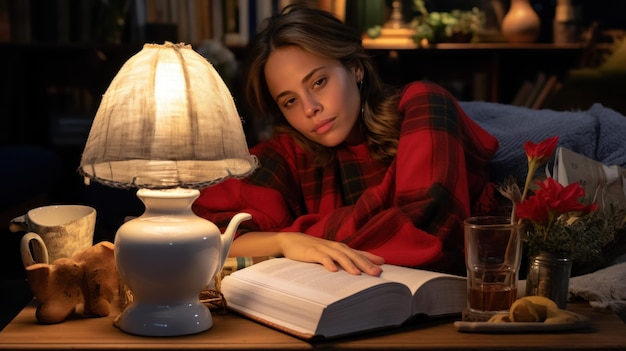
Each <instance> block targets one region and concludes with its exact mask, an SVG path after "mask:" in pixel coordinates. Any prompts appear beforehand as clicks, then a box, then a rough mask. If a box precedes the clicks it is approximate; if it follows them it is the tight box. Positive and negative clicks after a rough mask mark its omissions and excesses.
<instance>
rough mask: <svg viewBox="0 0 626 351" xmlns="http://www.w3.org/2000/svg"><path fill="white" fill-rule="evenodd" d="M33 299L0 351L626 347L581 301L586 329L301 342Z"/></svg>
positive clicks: (438, 327) (222, 319)
mask: <svg viewBox="0 0 626 351" xmlns="http://www.w3.org/2000/svg"><path fill="white" fill-rule="evenodd" d="M34 306H35V305H34V303H31V304H29V305H27V306H26V307H25V308H24V309H23V310H22V311H21V312H20V313H19V314H18V315H17V316H16V317H15V318H14V319H13V321H12V322H11V323H9V325H7V326H6V328H5V329H4V330H3V331H2V332H0V349H11V350H36V349H41V350H43V349H45V350H55V349H68V348H71V349H77V350H80V349H83V350H85V349H97V350H120V349H148V350H173V349H176V350H194V349H197V350H199V349H203V350H210V349H220V350H237V349H254V348H259V349H281V350H295V349H300V350H301V349H315V348H320V349H354V350H376V349H381V350H382V349H385V350H389V349H423V350H439V351H441V350H468V349H474V350H478V349H480V350H490V349H491V350H502V349H512V350H513V349H514V350H537V349H542V350H544V349H566V350H574V349H584V350H592V349H595V350H610V349H624V348H626V324H625V323H624V322H622V321H621V320H620V319H619V318H618V316H617V315H616V314H615V313H614V312H612V311H610V310H600V309H593V308H591V307H590V306H589V305H588V304H587V303H576V304H570V305H569V306H568V309H569V310H571V311H574V312H578V313H581V314H583V315H586V316H588V317H589V318H591V319H592V327H591V328H590V329H588V330H579V331H576V332H574V331H570V332H558V333H529V334H478V333H461V332H458V331H457V330H456V328H455V327H454V324H453V322H454V319H447V320H440V321H434V322H427V323H414V324H411V325H407V326H403V327H400V328H395V329H389V330H384V331H376V332H370V333H364V334H360V335H356V336H351V337H344V338H337V339H334V340H323V341H316V342H307V341H304V340H300V339H297V338H294V337H292V336H290V335H287V334H284V333H282V332H279V331H277V330H274V329H271V328H268V327H266V326H264V325H261V324H258V323H256V322H253V321H251V320H248V319H246V318H243V317H241V316H239V315H236V314H232V313H227V312H215V311H214V312H213V313H212V316H213V323H214V325H213V327H212V328H211V329H209V330H207V331H205V332H202V333H199V334H194V335H187V336H176V337H143V336H135V335H130V334H127V333H124V332H122V331H120V330H119V329H117V328H116V327H114V326H113V321H114V319H115V315H117V313H115V315H110V316H108V317H102V318H84V319H81V318H74V319H69V320H66V321H65V322H63V323H60V324H54V325H41V324H38V323H37V321H36V319H35V307H34Z"/></svg>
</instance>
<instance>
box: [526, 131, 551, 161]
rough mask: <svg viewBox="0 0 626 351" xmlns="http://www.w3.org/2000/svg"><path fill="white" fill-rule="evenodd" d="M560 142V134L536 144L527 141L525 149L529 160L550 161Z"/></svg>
mask: <svg viewBox="0 0 626 351" xmlns="http://www.w3.org/2000/svg"><path fill="white" fill-rule="evenodd" d="M558 142H559V137H558V136H553V137H550V138H548V139H545V140H543V141H542V142H540V143H539V144H535V143H533V142H532V141H527V142H525V143H524V150H526V157H528V161H530V160H533V159H534V160H536V162H537V163H539V164H541V163H544V162H546V161H548V160H549V159H550V157H552V154H553V153H554V150H555V149H556V145H557V143H558Z"/></svg>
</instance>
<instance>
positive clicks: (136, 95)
mask: <svg viewBox="0 0 626 351" xmlns="http://www.w3.org/2000/svg"><path fill="white" fill-rule="evenodd" d="M257 165H258V161H257V159H256V158H255V157H254V156H253V155H250V153H249V151H248V146H247V143H246V140H245V135H244V132H243V128H242V125H241V119H240V117H239V114H238V113H237V109H236V107H235V104H234V101H233V98H232V95H231V93H230V91H229V90H228V88H227V86H226V84H225V83H224V81H223V80H222V79H221V77H220V75H219V74H218V72H217V71H216V70H215V69H214V68H213V66H212V65H211V64H210V63H209V62H208V61H207V60H206V59H205V58H204V57H202V56H201V55H199V54H198V53H196V52H195V51H194V50H193V49H192V48H191V46H190V45H185V44H183V43H180V44H173V43H169V42H166V43H164V44H163V45H157V44H145V45H144V47H143V49H142V50H141V51H140V52H138V53H137V54H135V55H134V56H133V57H131V58H130V59H129V60H128V61H127V62H126V63H125V64H124V65H123V66H122V68H121V69H120V71H119V73H118V74H117V75H116V76H115V77H114V78H113V80H112V82H111V84H110V86H109V87H108V89H107V90H106V92H105V94H104V95H103V97H102V101H101V103H100V106H99V107H98V111H97V113H96V116H95V118H94V121H93V124H92V127H91V130H90V132H89V136H88V138H87V142H86V145H85V149H84V152H83V155H82V159H81V162H80V167H79V170H78V171H79V173H80V174H82V175H83V176H84V177H85V181H86V183H89V181H96V182H99V183H101V184H104V185H107V186H111V187H117V188H137V189H138V190H137V196H138V197H139V198H140V199H141V201H142V202H143V203H144V205H145V211H144V213H143V214H142V215H141V216H139V217H137V218H135V219H133V220H130V221H128V222H126V223H124V224H123V225H122V226H121V227H120V228H119V229H118V231H117V233H116V235H115V261H116V264H117V268H118V271H119V274H120V278H121V280H122V282H123V283H125V284H126V286H127V287H128V289H129V290H130V291H131V292H132V295H133V302H132V303H131V304H130V305H129V306H128V307H126V308H125V309H124V311H123V312H122V314H121V315H120V318H119V323H118V326H119V327H120V329H121V330H123V331H125V332H127V333H130V334H137V335H146V336H174V335H187V334H194V333H199V332H202V331H205V330H207V329H209V328H211V326H212V325H213V321H212V318H211V314H210V312H209V310H208V308H207V307H206V306H205V305H204V304H202V303H201V302H200V299H199V295H200V292H201V291H202V290H203V289H204V288H205V287H206V286H207V285H208V284H209V283H210V281H211V279H212V278H213V277H214V275H215V274H217V273H219V271H220V270H221V268H222V266H223V264H224V260H225V259H226V256H227V255H228V251H229V250H230V245H231V243H232V240H233V237H234V232H235V231H236V229H237V227H238V225H239V224H240V223H241V222H242V221H244V220H247V219H249V218H250V215H249V214H246V213H239V214H236V215H235V216H234V217H233V218H232V219H231V221H230V224H229V225H228V227H227V228H226V231H225V233H224V234H221V233H220V230H219V229H218V227H217V226H216V225H215V224H213V223H212V222H210V221H207V220H205V219H202V218H200V217H198V216H196V215H195V214H194V213H193V212H192V209H191V205H192V203H193V201H194V200H195V199H196V198H197V197H198V196H199V195H200V191H199V189H201V188H204V187H207V186H210V185H213V184H216V183H218V182H221V181H223V180H226V179H228V178H232V177H235V178H242V177H245V176H247V175H248V174H250V173H251V172H253V171H254V169H255V168H256V167H257Z"/></svg>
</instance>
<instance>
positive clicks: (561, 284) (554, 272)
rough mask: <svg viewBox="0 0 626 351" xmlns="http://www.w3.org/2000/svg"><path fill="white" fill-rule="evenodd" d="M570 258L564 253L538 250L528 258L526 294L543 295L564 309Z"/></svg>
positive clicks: (570, 265) (570, 267) (569, 273)
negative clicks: (538, 251) (537, 252)
mask: <svg viewBox="0 0 626 351" xmlns="http://www.w3.org/2000/svg"><path fill="white" fill-rule="evenodd" d="M571 272H572V260H570V259H569V258H568V257H567V255H564V254H554V253H549V252H540V253H539V254H537V255H536V256H531V257H530V258H529V260H528V275H527V277H526V296H530V295H533V296H544V297H547V298H549V299H551V300H552V301H554V302H556V304H557V306H559V308H562V309H565V308H566V306H567V298H568V294H569V279H570V275H571Z"/></svg>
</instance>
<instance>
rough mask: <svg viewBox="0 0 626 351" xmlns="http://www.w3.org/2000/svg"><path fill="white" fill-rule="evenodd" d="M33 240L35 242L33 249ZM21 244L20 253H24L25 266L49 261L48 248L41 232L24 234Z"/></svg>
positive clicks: (23, 261)
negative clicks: (40, 234)
mask: <svg viewBox="0 0 626 351" xmlns="http://www.w3.org/2000/svg"><path fill="white" fill-rule="evenodd" d="M31 242H33V246H32V251H31V244H30V243H31ZM20 244H21V245H20V253H21V254H22V263H23V264H24V267H28V266H30V265H33V264H35V263H48V260H49V259H48V249H47V248H46V244H45V243H44V242H43V240H42V239H41V237H40V236H39V234H37V233H33V232H29V233H26V234H24V236H23V237H22V241H21V243H20Z"/></svg>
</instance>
